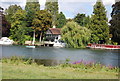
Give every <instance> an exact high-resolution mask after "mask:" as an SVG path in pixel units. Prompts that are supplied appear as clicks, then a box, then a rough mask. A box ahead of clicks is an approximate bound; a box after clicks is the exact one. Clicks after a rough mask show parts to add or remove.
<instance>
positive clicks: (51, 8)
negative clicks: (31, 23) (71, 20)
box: [45, 0, 59, 26]
mask: <svg viewBox="0 0 120 81" xmlns="http://www.w3.org/2000/svg"><path fill="white" fill-rule="evenodd" d="M45 10H47V11H48V13H50V14H51V15H52V26H54V25H56V24H57V15H58V11H59V7H58V0H46V3H45Z"/></svg>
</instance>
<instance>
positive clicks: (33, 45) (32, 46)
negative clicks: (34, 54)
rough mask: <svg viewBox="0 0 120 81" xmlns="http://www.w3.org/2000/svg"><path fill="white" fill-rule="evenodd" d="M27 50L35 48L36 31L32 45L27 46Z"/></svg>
mask: <svg viewBox="0 0 120 81" xmlns="http://www.w3.org/2000/svg"><path fill="white" fill-rule="evenodd" d="M26 48H35V31H34V34H33V41H32V45H28V46H26Z"/></svg>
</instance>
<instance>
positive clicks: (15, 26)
mask: <svg viewBox="0 0 120 81" xmlns="http://www.w3.org/2000/svg"><path fill="white" fill-rule="evenodd" d="M25 19H26V12H25V11H24V10H18V11H17V12H16V13H15V14H14V15H13V16H12V24H11V29H10V31H11V35H10V38H11V39H13V40H14V41H18V44H24V42H25V40H26V37H27V36H26V35H25V34H26V33H27V31H26V30H27V28H26V23H25Z"/></svg>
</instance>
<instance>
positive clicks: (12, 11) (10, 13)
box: [5, 5, 22, 23]
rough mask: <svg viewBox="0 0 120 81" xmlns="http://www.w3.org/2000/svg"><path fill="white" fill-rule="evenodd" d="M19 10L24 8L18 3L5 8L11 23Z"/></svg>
mask: <svg viewBox="0 0 120 81" xmlns="http://www.w3.org/2000/svg"><path fill="white" fill-rule="evenodd" d="M17 10H22V8H21V7H20V6H18V5H10V6H9V8H8V9H6V10H5V13H6V15H5V16H6V19H7V21H8V22H9V23H11V21H12V16H13V15H14V14H15V13H16V11H17Z"/></svg>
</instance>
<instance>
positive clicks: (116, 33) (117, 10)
mask: <svg viewBox="0 0 120 81" xmlns="http://www.w3.org/2000/svg"><path fill="white" fill-rule="evenodd" d="M112 8H113V11H112V13H111V17H112V19H111V21H110V23H111V26H110V33H111V34H112V40H113V41H114V42H118V44H120V1H119V2H116V3H115V4H114V5H113V6H112Z"/></svg>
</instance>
